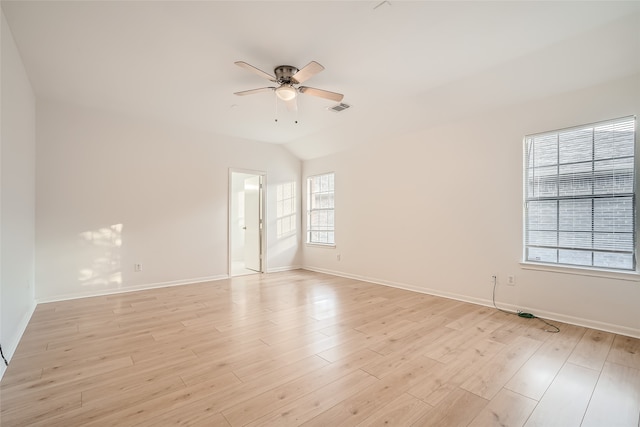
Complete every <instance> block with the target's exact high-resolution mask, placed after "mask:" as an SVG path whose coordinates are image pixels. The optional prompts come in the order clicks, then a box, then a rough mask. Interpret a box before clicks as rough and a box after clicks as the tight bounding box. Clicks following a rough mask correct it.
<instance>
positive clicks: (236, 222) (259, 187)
mask: <svg viewBox="0 0 640 427" xmlns="http://www.w3.org/2000/svg"><path fill="white" fill-rule="evenodd" d="M264 179H265V174H264V173H262V172H244V171H230V177H229V194H230V198H229V199H230V200H229V201H230V209H229V264H230V265H229V272H230V275H231V276H241V275H244V274H255V273H262V272H263V269H264V265H263V264H264V263H263V260H264V227H263V224H264V221H263V218H264V201H263V194H264V192H263V188H264Z"/></svg>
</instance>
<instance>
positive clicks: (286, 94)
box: [235, 61, 344, 103]
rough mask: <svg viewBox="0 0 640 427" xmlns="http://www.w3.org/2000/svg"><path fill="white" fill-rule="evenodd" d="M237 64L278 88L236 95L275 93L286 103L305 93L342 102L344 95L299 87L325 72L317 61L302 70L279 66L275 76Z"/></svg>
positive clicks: (252, 90) (254, 90) (253, 90)
mask: <svg viewBox="0 0 640 427" xmlns="http://www.w3.org/2000/svg"><path fill="white" fill-rule="evenodd" d="M235 64H236V65H237V66H239V67H242V68H244V69H246V70H249V71H251V72H253V73H255V74H257V75H259V76H261V77H264V78H265V79H267V80H269V81H271V82H273V83H276V84H277V85H278V87H273V86H270V87H262V88H259V89H250V90H245V91H242V92H235V95H240V96H244V95H252V94H254V93H262V92H273V91H275V93H276V95H277V96H278V98H280V99H281V100H283V101H285V102H287V103H288V102H289V101H292V100H294V99H295V98H296V96H297V94H298V93H304V94H306V95H311V96H317V97H319V98H324V99H329V100H331V101H336V102H340V101H342V98H344V95H342V94H341V93H336V92H330V91H328V90H323V89H316V88H313V87H308V86H298V85H299V84H300V83H302V82H304V81H306V80H308V79H309V78H311V77H313V76H315V75H316V74H318V73H319V72H320V71H322V70H324V67H323V66H322V65H320V64H318V63H317V62H316V61H311V62H309V63H308V64H307V65H305V66H304V67H302V68H301V69H298V68H296V67H293V66H291V65H278V66H277V67H276V68H275V69H274V70H273V73H274V74H275V76H274V75H271V74H269V73H267V72H264V71H262V70H260V69H258V68H256V67H254V66H253V65H251V64H247V63H246V62H244V61H237V62H235Z"/></svg>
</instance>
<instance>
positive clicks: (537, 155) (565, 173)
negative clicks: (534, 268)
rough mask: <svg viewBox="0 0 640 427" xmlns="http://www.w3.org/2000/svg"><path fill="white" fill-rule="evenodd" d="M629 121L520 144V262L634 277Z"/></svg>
mask: <svg viewBox="0 0 640 427" xmlns="http://www.w3.org/2000/svg"><path fill="white" fill-rule="evenodd" d="M635 127H636V119H635V117H625V118H621V119H616V120H611V121H607V122H601V123H595V124H590V125H585V126H579V127H575V128H570V129H564V130H561V131H556V132H547V133H542V134H537V135H530V136H527V137H525V140H524V174H525V176H524V198H525V209H524V260H525V262H527V261H529V262H539V263H548V264H561V265H570V266H578V267H592V268H603V269H610V270H623V271H628V270H631V271H633V270H635V268H636V260H635V247H636V245H635V241H636V233H635V230H636V225H635V217H636V216H635V202H636V200H635V161H634V158H635V157H634V156H635Z"/></svg>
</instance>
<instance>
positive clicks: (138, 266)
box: [133, 264, 142, 273]
mask: <svg viewBox="0 0 640 427" xmlns="http://www.w3.org/2000/svg"><path fill="white" fill-rule="evenodd" d="M133 271H135V272H136V273H139V272H140V271H142V264H133Z"/></svg>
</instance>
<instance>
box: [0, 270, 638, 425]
mask: <svg viewBox="0 0 640 427" xmlns="http://www.w3.org/2000/svg"><path fill="white" fill-rule="evenodd" d="M557 325H558V326H559V327H560V330H561V331H560V333H557V334H552V333H548V332H545V330H544V329H545V328H546V326H545V325H544V324H543V323H542V322H540V321H539V319H523V318H519V317H517V316H514V315H510V314H507V313H503V312H500V311H498V310H495V309H493V308H488V307H483V306H478V305H473V304H468V303H464V302H460V301H454V300H450V299H445V298H439V297H435V296H430V295H425V294H419V293H415V292H410V291H405V290H400V289H395V288H391V287H385V286H381V285H376V284H371V283H367V282H363V281H358V280H353V279H346V278H341V277H335V276H330V275H325V274H320V273H314V272H309V271H303V270H296V271H290V272H282V273H274V274H258V275H251V276H242V277H235V278H232V279H228V280H220V281H215V282H208V283H199V284H193V285H184V286H176V287H168V288H162V289H154V290H147V291H139V292H131V293H123V294H118V295H109V296H100V297H93V298H84V299H77V300H70V301H63V302H55V303H47V304H40V305H39V306H38V307H37V308H36V310H35V312H34V314H33V316H32V319H31V321H30V323H29V325H28V327H27V330H26V332H25V334H24V336H23V338H22V340H21V342H20V344H19V346H18V349H17V351H16V353H15V355H14V356H13V358H12V360H11V362H10V364H9V367H8V369H7V371H6V373H5V375H4V378H3V379H2V382H1V383H0V387H1V395H0V398H1V401H0V404H1V417H2V418H1V419H0V420H1V421H0V424H1V425H2V426H3V427H4V426H7V427H8V426H65V427H69V426H165V425H167V426H168V425H188V426H200V425H202V426H245V425H248V426H270V425H286V426H298V425H305V426H338V425H344V426H360V425H363V426H377V425H380V426H382V425H387V426H527V427H531V426H545V427H546V426H562V427H571V426H603V427H612V426H629V427H638V425H639V417H640V340H638V339H633V338H629V337H625V336H620V335H615V334H611V333H606V332H601V331H597V330H592V329H588V328H583V327H578V326H572V325H567V324H562V323H557Z"/></svg>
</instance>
